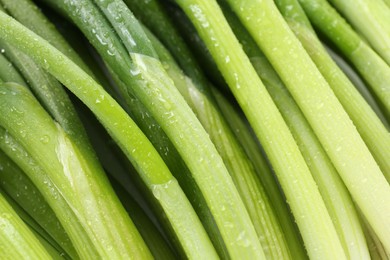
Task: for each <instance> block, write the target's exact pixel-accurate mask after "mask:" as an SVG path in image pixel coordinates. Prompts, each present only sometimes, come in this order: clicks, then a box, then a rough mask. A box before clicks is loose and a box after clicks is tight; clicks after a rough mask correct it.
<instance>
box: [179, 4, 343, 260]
mask: <svg viewBox="0 0 390 260" xmlns="http://www.w3.org/2000/svg"><path fill="white" fill-rule="evenodd" d="M176 2H177V3H178V4H179V5H180V6H181V7H182V8H183V10H184V11H185V12H186V13H187V15H188V16H189V17H190V19H191V21H192V22H193V23H194V25H195V27H196V28H197V30H198V32H199V34H200V36H201V37H202V39H203V40H204V42H205V43H206V45H207V47H208V49H209V50H210V53H211V54H212V55H213V57H214V60H215V61H216V63H217V65H218V68H219V69H220V70H221V72H222V74H223V75H224V77H225V79H226V81H227V83H228V84H229V86H230V89H231V91H232V92H233V94H234V95H235V97H236V99H237V100H238V102H239V104H240V106H241V108H242V109H243V111H244V113H245V114H246V116H247V118H248V120H249V122H250V124H251V126H252V127H253V129H254V131H255V133H256V135H257V137H258V139H259V140H260V142H261V144H262V146H263V147H264V150H265V152H266V153H267V155H268V158H269V160H270V161H271V164H272V165H273V167H274V169H275V172H276V174H277V176H278V179H279V182H280V184H281V186H282V188H283V191H284V193H285V195H286V197H287V200H288V202H289V204H290V207H291V209H292V211H293V214H294V217H295V220H296V221H297V223H298V226H299V228H300V231H301V234H302V237H303V240H304V241H305V243H306V248H307V250H308V252H309V256H314V255H317V254H318V252H321V253H319V254H320V255H322V256H324V255H327V254H330V255H329V256H328V257H336V258H344V257H345V256H344V252H343V249H342V247H341V244H340V242H339V240H338V237H337V234H336V231H335V229H334V227H333V224H332V222H331V219H330V217H329V214H328V213H327V211H326V208H325V205H324V202H323V200H322V198H321V195H320V194H319V192H318V189H317V187H316V184H315V182H314V180H313V178H312V177H311V174H310V171H309V169H308V168H307V165H306V163H305V161H304V159H303V157H302V155H301V153H300V151H299V149H298V146H297V145H296V143H295V141H294V139H293V137H292V135H291V133H290V132H289V130H288V127H287V125H286V124H285V122H284V121H283V118H282V116H281V115H280V113H279V111H278V110H277V108H276V106H275V104H274V103H273V101H272V99H271V97H270V96H269V94H268V93H267V91H266V89H265V87H264V85H263V84H262V82H261V81H260V79H259V77H258V76H257V74H256V72H255V70H254V68H253V67H252V65H251V64H250V61H249V59H248V57H247V56H246V55H245V53H244V52H243V51H242V49H241V47H240V45H239V43H238V41H237V39H236V38H235V37H234V35H233V33H232V31H231V29H230V28H229V27H228V24H227V22H226V20H225V19H224V17H223V15H222V12H221V10H220V9H219V7H218V5H217V4H216V2H215V1H204V0H199V1H197V0H192V1H191V0H190V1H187V0H183V1H182V0H177V1H176ZM241 3H245V1H241ZM237 4H238V2H237ZM232 50H234V51H232ZM297 194H299V195H297ZM329 248H332V249H331V250H330V249H329ZM314 251H315V252H316V253H315V254H314ZM331 255H332V256H331Z"/></svg>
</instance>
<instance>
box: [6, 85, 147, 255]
mask: <svg viewBox="0 0 390 260" xmlns="http://www.w3.org/2000/svg"><path fill="white" fill-rule="evenodd" d="M0 93H1V95H0V98H1V100H2V102H1V106H0V109H1V111H2V112H1V113H0V114H1V118H0V122H1V125H2V126H3V127H4V128H5V129H6V130H7V131H8V132H9V135H11V136H13V137H14V138H15V139H16V140H17V142H20V144H21V145H22V146H23V147H24V149H26V151H27V152H28V153H29V154H30V155H31V156H32V157H33V158H34V160H35V161H36V162H38V164H39V165H40V166H41V167H42V169H43V170H44V171H45V172H46V174H47V175H48V176H47V178H50V180H51V181H52V183H53V185H54V186H55V187H56V189H57V190H58V191H57V192H58V193H60V195H61V197H63V199H64V200H66V203H67V204H68V208H71V213H73V214H74V215H75V216H76V217H77V219H76V221H78V222H79V223H80V225H81V228H82V232H83V233H84V235H85V236H86V237H87V240H86V241H85V242H80V241H79V240H78V239H80V238H82V236H79V232H77V231H76V232H73V231H74V229H73V226H72V225H73V223H72V222H71V221H72V220H73V221H74V219H68V218H66V216H65V214H64V212H63V211H64V209H62V208H60V207H59V206H60V205H57V204H59V203H57V198H56V197H49V196H45V199H46V201H47V202H48V203H49V204H50V206H51V207H52V208H53V210H54V212H56V214H57V216H58V218H59V220H60V221H61V224H62V225H63V227H64V229H65V230H66V231H67V232H68V235H69V237H70V239H71V240H72V242H73V244H74V246H75V248H76V250H77V252H78V253H79V255H80V257H81V258H83V257H90V256H89V254H90V253H91V252H93V251H95V250H96V251H95V252H96V253H97V255H100V256H101V257H109V256H110V257H114V256H126V255H127V256H129V257H130V256H134V257H148V256H150V253H149V251H148V249H147V247H146V245H145V244H144V242H143V240H142V238H141V237H140V235H139V233H138V231H137V230H136V229H135V227H134V225H133V223H132V222H131V220H130V219H129V218H128V216H127V215H126V212H125V211H124V209H123V208H122V207H121V205H120V202H119V200H118V199H117V198H116V197H115V194H114V192H113V190H112V189H111V186H109V183H108V180H107V179H105V178H103V175H102V174H103V173H102V172H101V169H99V165H96V164H93V163H91V161H87V159H88V157H83V154H82V152H81V150H79V149H78V148H77V146H76V144H75V143H74V142H73V141H72V139H71V138H69V137H68V136H67V134H66V133H65V132H64V130H62V128H61V127H60V126H58V125H57V124H55V122H54V121H53V120H52V119H51V118H50V116H49V115H48V114H47V113H46V111H44V109H43V108H42V107H41V106H40V105H39V103H38V102H37V101H36V100H35V99H34V98H33V96H32V95H31V93H30V92H29V91H28V90H26V89H25V88H23V87H20V86H18V85H15V84H10V83H8V84H2V85H1V92H0ZM32 125H34V128H32V127H31V126H32ZM92 173H93V174H92ZM30 178H33V177H32V176H30ZM35 185H36V186H37V187H38V188H39V189H42V188H43V189H45V188H46V189H47V187H44V186H46V183H45V182H43V183H37V182H35ZM91 216H93V217H91ZM87 241H90V244H89V245H88V246H87ZM88 247H91V248H88Z"/></svg>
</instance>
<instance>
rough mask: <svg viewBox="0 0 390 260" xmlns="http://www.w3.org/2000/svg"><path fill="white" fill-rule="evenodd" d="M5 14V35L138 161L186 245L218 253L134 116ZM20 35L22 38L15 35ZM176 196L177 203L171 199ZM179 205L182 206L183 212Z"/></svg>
mask: <svg viewBox="0 0 390 260" xmlns="http://www.w3.org/2000/svg"><path fill="white" fill-rule="evenodd" d="M0 17H1V18H2V19H4V22H1V23H0V24H1V25H4V27H3V26H0V27H2V28H1V29H0V37H2V38H3V39H4V40H6V41H9V42H10V43H12V44H13V45H14V46H15V47H18V48H21V49H22V50H23V51H25V52H27V53H29V54H31V57H32V58H33V59H34V61H35V62H37V63H38V64H39V65H42V66H44V68H46V69H47V70H48V71H49V72H50V73H51V74H53V75H55V77H56V78H57V79H58V80H59V81H61V82H62V83H63V84H64V85H65V86H67V87H68V88H69V89H70V90H71V91H73V92H74V93H75V94H76V96H78V97H79V98H80V99H81V100H82V101H83V102H84V103H85V104H86V105H87V106H88V107H89V108H90V109H91V110H92V111H93V112H94V113H95V114H96V116H97V117H98V118H99V120H100V121H101V122H102V124H103V125H104V126H105V127H106V128H107V129H108V131H109V133H110V134H111V135H112V136H113V139H114V140H115V141H117V143H118V145H119V146H120V147H121V149H122V150H123V151H124V153H125V154H126V156H127V157H128V158H129V159H130V160H131V162H132V163H133V164H134V166H135V167H136V169H137V171H138V172H139V173H140V175H141V178H142V179H143V181H144V182H145V184H146V185H147V187H148V188H149V189H150V191H151V192H152V194H153V195H154V197H155V198H156V200H157V201H158V203H160V205H161V206H162V208H163V209H164V212H165V213H166V216H167V218H168V219H169V221H171V223H174V224H177V225H178V228H183V229H184V230H183V232H185V233H179V234H187V236H188V235H190V236H191V238H192V240H190V239H185V240H184V243H186V245H187V246H188V247H189V248H191V250H192V249H193V248H198V247H199V246H200V244H202V247H203V250H194V251H193V252H196V254H209V255H213V252H214V249H213V248H212V246H211V245H210V243H209V240H208V237H207V234H206V233H205V232H204V230H203V227H202V226H201V224H200V222H199V220H198V219H197V216H196V214H195V212H194V211H193V209H192V208H191V205H190V204H189V203H188V201H187V199H186V198H185V195H184V194H183V192H182V190H181V189H180V187H179V185H178V183H177V182H176V180H175V179H174V178H173V177H172V175H171V174H170V172H169V170H168V169H167V168H166V165H165V164H164V162H163V161H162V160H161V158H160V157H159V156H158V154H157V153H156V151H155V149H154V148H153V147H152V145H151V144H150V142H149V141H148V140H147V138H146V137H145V136H144V135H143V134H142V133H141V132H140V130H139V129H138V127H137V126H136V125H135V124H134V122H133V121H132V120H131V119H130V118H129V116H128V115H127V114H126V113H125V112H124V111H123V110H122V109H121V108H120V107H119V106H118V104H117V103H116V102H115V101H114V100H113V99H112V98H111V97H110V96H109V95H108V94H107V93H106V92H105V91H104V90H103V89H102V87H101V86H99V85H98V84H97V83H96V82H95V81H94V80H93V79H92V78H91V77H90V76H88V75H87V74H86V73H85V72H84V71H82V70H81V69H80V68H79V67H77V66H76V65H75V64H74V63H73V62H71V61H70V60H69V59H68V58H67V57H66V56H64V55H63V54H62V53H60V52H59V51H58V50H56V49H55V48H54V47H52V46H51V45H49V44H48V43H47V42H46V41H44V40H43V39H42V38H40V37H39V36H38V35H36V34H34V33H33V32H31V31H29V30H28V29H26V28H25V27H23V26H21V25H20V24H19V23H17V22H16V21H15V20H13V19H12V18H10V17H9V16H7V15H6V14H4V13H0ZM1 18H0V20H1ZM16 35H18V37H15V36H16ZM21 35H22V36H23V37H21ZM43 54H44V55H43ZM140 58H142V57H140ZM173 198H175V203H172V199H173ZM177 208H181V209H182V210H180V211H178V210H177ZM186 223H191V225H188V224H186ZM179 224H180V225H179ZM194 243H196V244H194Z"/></svg>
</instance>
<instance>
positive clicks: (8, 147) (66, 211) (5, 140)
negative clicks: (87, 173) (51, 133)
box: [0, 127, 98, 257]
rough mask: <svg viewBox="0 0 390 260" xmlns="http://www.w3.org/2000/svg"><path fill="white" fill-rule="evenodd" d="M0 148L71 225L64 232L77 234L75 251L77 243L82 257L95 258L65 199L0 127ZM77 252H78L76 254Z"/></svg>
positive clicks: (93, 250) (95, 255)
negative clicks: (52, 200) (81, 249)
mask: <svg viewBox="0 0 390 260" xmlns="http://www.w3.org/2000/svg"><path fill="white" fill-rule="evenodd" d="M0 148H1V149H2V150H3V151H4V153H6V155H7V156H8V157H9V158H11V159H12V161H14V162H15V163H16V164H17V165H18V166H19V167H20V168H21V169H22V170H23V171H24V172H25V173H26V175H28V177H29V178H30V179H31V181H32V182H33V183H34V184H35V185H36V187H37V188H38V189H39V190H40V192H41V193H42V195H43V196H44V197H45V199H46V200H47V202H49V200H50V199H53V198H54V200H55V203H54V204H51V205H50V206H51V208H52V209H53V211H55V212H57V213H56V214H57V216H58V219H59V220H60V221H61V223H64V222H66V221H68V222H70V223H71V224H72V225H70V226H69V227H68V229H67V230H66V232H67V233H68V234H77V236H76V237H73V238H72V243H73V244H74V245H75V246H76V250H77V243H80V244H82V245H83V246H84V247H83V254H84V255H88V256H91V257H97V256H98V254H97V252H96V249H95V248H93V246H91V241H90V239H89V238H88V237H87V236H86V234H85V232H84V231H83V227H82V226H81V224H80V222H79V221H77V216H76V215H75V214H74V212H73V211H72V209H71V208H70V206H69V205H68V203H67V202H66V201H65V199H64V198H63V197H62V196H61V194H60V192H59V190H58V189H57V188H56V186H55V185H54V184H53V182H52V180H51V179H50V178H48V176H47V174H46V173H45V172H44V171H43V170H42V168H41V167H40V166H39V165H38V164H37V162H36V161H35V160H34V159H33V158H32V157H31V156H30V155H29V154H28V153H27V152H26V150H25V149H24V148H23V147H22V146H21V145H20V144H19V143H18V142H17V141H16V140H15V139H14V138H13V137H12V136H11V135H10V134H9V133H8V132H7V131H6V130H5V129H4V128H2V127H0ZM47 198H48V199H47ZM61 219H62V220H61ZM64 227H65V225H64ZM79 252H80V251H78V252H77V253H79Z"/></svg>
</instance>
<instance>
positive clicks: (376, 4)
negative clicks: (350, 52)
mask: <svg viewBox="0 0 390 260" xmlns="http://www.w3.org/2000/svg"><path fill="white" fill-rule="evenodd" d="M329 2H330V3H331V4H332V5H333V6H334V7H336V8H337V9H338V10H339V11H340V13H342V14H343V15H344V17H345V18H346V19H347V20H348V21H349V22H350V24H351V25H352V26H353V27H354V28H355V30H357V31H358V32H360V33H362V34H363V36H364V37H365V39H366V40H367V41H368V42H369V43H370V44H371V45H372V46H373V48H374V50H376V52H377V53H378V54H379V55H380V56H381V57H382V58H383V59H384V60H385V61H386V62H387V65H389V66H390V26H389V24H390V9H389V8H388V6H386V4H385V3H384V2H383V1H381V0H379V1H371V0H358V1H351V0H329ZM352 6H353V8H351V7H352Z"/></svg>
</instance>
